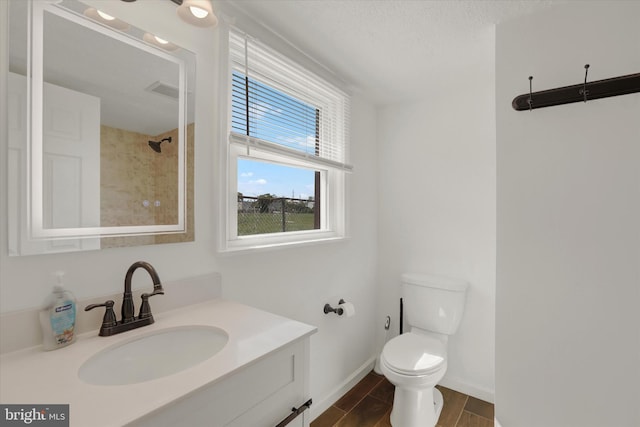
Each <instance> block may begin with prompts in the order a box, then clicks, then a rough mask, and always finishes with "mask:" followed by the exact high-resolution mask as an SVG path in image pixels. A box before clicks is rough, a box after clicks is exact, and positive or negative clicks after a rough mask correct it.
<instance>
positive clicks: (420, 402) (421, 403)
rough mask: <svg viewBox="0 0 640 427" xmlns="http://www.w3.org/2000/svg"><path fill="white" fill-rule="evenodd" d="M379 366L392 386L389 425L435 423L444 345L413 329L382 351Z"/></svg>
mask: <svg viewBox="0 0 640 427" xmlns="http://www.w3.org/2000/svg"><path fill="white" fill-rule="evenodd" d="M380 369H381V370H382V373H383V374H384V376H385V377H386V378H387V379H388V380H389V382H390V383H391V384H393V385H394V386H395V395H394V405H393V409H392V411H391V425H392V426H394V427H432V426H435V425H436V423H437V421H438V418H439V417H440V412H441V411H442V406H443V399H442V394H441V393H440V391H439V390H438V389H436V388H435V385H436V384H437V383H438V381H440V380H441V379H442V377H444V374H445V372H446V371H447V357H446V344H443V343H442V342H438V341H437V340H435V339H432V338H431V337H428V336H426V335H422V334H420V333H417V332H409V333H406V334H403V335H400V336H398V337H397V338H394V339H393V340H391V341H389V342H388V343H387V345H385V347H384V349H383V350H382V355H381V356H380Z"/></svg>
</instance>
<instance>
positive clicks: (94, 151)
mask: <svg viewBox="0 0 640 427" xmlns="http://www.w3.org/2000/svg"><path fill="white" fill-rule="evenodd" d="M89 9H90V8H89V7H88V6H86V5H85V4H83V3H82V2H79V1H76V0H62V1H60V2H55V3H54V2H48V1H33V2H32V1H25V0H11V2H10V6H9V11H10V28H9V41H10V50H9V53H10V55H9V56H10V58H9V59H10V60H9V63H10V66H9V76H8V78H9V92H10V93H9V97H8V99H9V108H8V110H9V128H10V130H9V152H8V159H9V171H8V172H9V184H10V188H9V215H8V219H9V224H10V225H9V229H10V231H9V252H10V254H11V255H29V254H39V253H55V252H69V251H79V250H92V249H103V248H109V247H119V246H137V245H146V244H157V243H170V242H181V241H192V240H193V238H194V233H193V133H194V124H193V109H194V86H193V83H194V72H195V58H194V55H193V54H192V53H191V52H188V51H186V50H184V49H181V48H177V49H173V50H172V51H168V50H164V49H161V48H159V47H157V46H155V45H153V44H151V43H147V42H145V41H144V40H145V36H146V37H147V38H148V37H149V35H148V34H147V33H145V32H144V31H142V30H140V29H138V28H135V27H132V26H130V25H128V24H126V23H122V21H120V23H121V24H124V25H119V26H118V29H116V28H112V27H110V26H109V25H106V24H104V23H101V22H98V21H96V20H94V19H92V18H91V17H92V16H95V13H94V14H89V13H87V10H89ZM94 11H95V9H94ZM29 20H30V22H31V27H30V28H31V33H30V34H29V33H28V32H27V28H29V26H28V25H26V23H27V22H29ZM28 40H30V43H28ZM172 46H173V47H175V45H172ZM26 76H32V77H31V79H28V78H27V77H26Z"/></svg>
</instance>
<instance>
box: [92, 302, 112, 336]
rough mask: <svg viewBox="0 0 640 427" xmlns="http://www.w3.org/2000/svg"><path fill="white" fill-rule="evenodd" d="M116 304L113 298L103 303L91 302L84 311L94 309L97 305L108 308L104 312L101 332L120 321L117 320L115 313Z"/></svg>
mask: <svg viewBox="0 0 640 427" xmlns="http://www.w3.org/2000/svg"><path fill="white" fill-rule="evenodd" d="M114 304H115V303H114V302H113V301H112V300H108V301H105V302H104V303H102V304H89V305H88V306H86V307H85V308H84V311H89V310H93V309H94V308H97V307H106V308H107V309H106V310H105V312H104V317H103V318H102V326H101V327H100V333H101V334H102V331H103V330H104V329H105V328H111V327H113V326H115V325H116V324H117V323H118V321H117V320H116V313H114V311H113V305H114Z"/></svg>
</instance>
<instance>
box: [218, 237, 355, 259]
mask: <svg viewBox="0 0 640 427" xmlns="http://www.w3.org/2000/svg"><path fill="white" fill-rule="evenodd" d="M330 234H331V235H319V236H317V237H311V236H308V237H309V238H305V239H304V240H303V239H300V238H298V239H297V240H291V239H284V240H283V239H282V238H280V239H278V238H273V236H270V237H269V238H262V236H261V237H254V236H252V237H247V238H239V239H238V240H233V241H228V242H226V246H225V245H223V246H222V247H221V248H219V249H218V253H219V254H221V255H232V254H241V253H242V254H246V253H253V252H265V251H272V250H278V249H286V248H293V247H295V248H299V247H304V246H316V245H320V244H325V243H333V242H340V241H345V240H348V239H349V238H348V237H346V236H337V235H335V233H330ZM287 237H288V236H287Z"/></svg>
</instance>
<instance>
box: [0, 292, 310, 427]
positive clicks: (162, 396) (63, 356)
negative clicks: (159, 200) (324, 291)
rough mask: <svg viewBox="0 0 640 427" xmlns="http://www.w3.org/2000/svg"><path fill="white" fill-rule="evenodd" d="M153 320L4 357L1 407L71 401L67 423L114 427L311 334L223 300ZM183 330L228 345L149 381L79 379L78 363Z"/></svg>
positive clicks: (292, 322)
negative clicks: (220, 338)
mask: <svg viewBox="0 0 640 427" xmlns="http://www.w3.org/2000/svg"><path fill="white" fill-rule="evenodd" d="M154 318H155V323H154V324H152V325H149V326H145V327H142V328H139V329H135V330H133V331H129V332H125V333H121V334H118V335H114V336H111V337H100V336H98V334H97V331H93V332H90V333H85V334H82V335H80V336H78V338H77V341H76V342H75V343H74V344H72V345H70V346H68V347H64V348H61V349H58V350H54V351H43V350H42V347H41V346H38V347H32V348H28V349H24V350H20V351H15V352H12V353H7V354H4V355H2V356H1V357H0V402H1V403H3V404H11V403H15V404H24V405H30V404H34V405H41V404H69V412H70V417H69V418H70V425H71V426H75V427H87V426H92V427H98V426H99V427H102V426H104V427H107V426H118V427H119V426H123V425H126V424H127V423H130V422H132V421H135V420H137V419H138V418H140V417H142V416H144V415H146V414H148V413H150V412H152V411H155V410H157V409H159V408H162V407H164V406H165V405H168V404H170V403H172V402H174V401H176V400H177V399H180V398H181V397H183V396H186V395H188V394H189V393H192V392H194V391H196V390H198V389H200V388H202V387H204V386H207V385H211V384H214V383H216V382H218V381H220V380H222V379H223V378H226V377H228V376H229V375H232V374H233V373H234V372H236V371H238V370H239V369H241V368H243V367H244V366H247V365H249V364H251V363H252V362H254V361H257V360H258V359H261V358H263V357H265V356H267V355H269V354H271V353H272V352H274V351H276V350H278V349H280V348H282V347H283V346H286V345H287V344H289V343H292V342H295V341H297V340H300V339H303V338H305V337H307V336H310V335H311V334H313V333H315V332H316V328H315V327H314V326H310V325H307V324H304V323H301V322H298V321H295V320H291V319H287V318H284V317H281V316H277V315H275V314H271V313H268V312H265V311H262V310H258V309H256V308H253V307H249V306H246V305H243V304H238V303H235V302H231V301H226V300H223V299H214V300H210V301H207V302H203V303H200V304H196V305H191V306H187V307H184V308H180V309H176V310H172V311H167V312H164V313H159V314H154ZM188 325H203V326H215V327H217V328H221V329H223V330H225V331H226V332H227V333H228V334H229V341H228V342H227V344H226V346H225V347H224V348H223V349H222V350H221V351H220V352H219V353H217V354H215V355H214V356H213V357H211V358H210V359H208V360H206V361H204V362H202V363H200V364H199V365H196V366H193V367H191V368H188V369H186V370H184V371H181V372H178V373H176V374H173V375H170V376H166V377H163V378H158V379H155V380H151V381H146V382H142V383H137V384H128V385H122V386H114V385H110V386H100V385H91V384H86V383H84V382H83V381H81V380H80V378H79V377H78V369H79V367H80V365H82V363H84V361H86V360H87V359H88V358H90V357H91V356H93V355H94V354H96V353H97V352H99V351H101V350H103V349H106V348H108V347H110V346H112V345H114V344H118V343H120V342H126V341H131V340H133V339H135V338H137V337H140V336H144V335H148V334H149V333H153V332H158V331H161V330H163V329H167V328H175V327H180V326H188Z"/></svg>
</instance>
